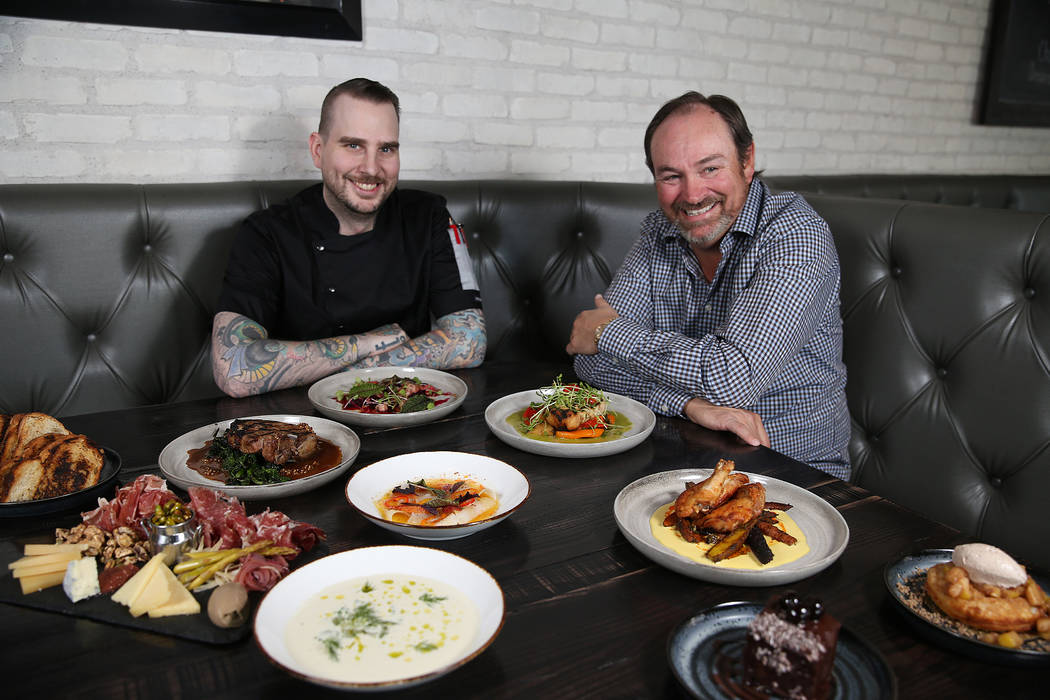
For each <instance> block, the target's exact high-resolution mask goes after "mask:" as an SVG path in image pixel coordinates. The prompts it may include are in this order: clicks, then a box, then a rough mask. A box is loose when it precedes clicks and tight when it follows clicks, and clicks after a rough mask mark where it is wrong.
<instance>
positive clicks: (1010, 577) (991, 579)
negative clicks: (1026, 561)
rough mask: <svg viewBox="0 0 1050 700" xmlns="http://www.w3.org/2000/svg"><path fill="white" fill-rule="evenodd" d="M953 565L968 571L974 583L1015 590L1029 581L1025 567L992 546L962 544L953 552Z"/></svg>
mask: <svg viewBox="0 0 1050 700" xmlns="http://www.w3.org/2000/svg"><path fill="white" fill-rule="evenodd" d="M952 563H953V564H955V565H956V566H959V567H962V568H963V569H966V573H967V574H968V575H969V576H970V580H971V581H973V582H974V583H984V584H987V585H989V586H999V587H1000V588H1013V587H1014V586H1020V585H1021V584H1023V583H1024V582H1025V581H1027V580H1028V574H1027V573H1026V572H1025V570H1024V567H1023V566H1021V565H1020V564H1018V563H1017V562H1016V561H1014V559H1013V557H1011V556H1010V555H1009V554H1007V553H1006V552H1004V551H1003V550H1001V549H999V548H998V547H993V546H992V545H990V544H980V543H973V544H961V545H959V546H958V547H956V548H955V551H953V552H952Z"/></svg>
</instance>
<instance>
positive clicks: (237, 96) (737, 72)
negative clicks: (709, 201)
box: [0, 0, 1050, 182]
mask: <svg viewBox="0 0 1050 700" xmlns="http://www.w3.org/2000/svg"><path fill="white" fill-rule="evenodd" d="M990 2H991V0H924V1H923V2H918V3H917V2H915V1H914V0H791V1H790V2H784V1H783V0H746V2H745V1H744V0H690V1H689V2H683V1H681V0H365V2H364V34H365V36H364V40H363V41H362V42H340V41H326V40H308V39H299V38H291V37H269V36H250V35H239V34H220V33H211V32H183V31H177V30H167V29H146V28H132V27H115V26H109V25H99V24H77V23H70V22H51V21H38V20H29V19H23V18H15V17H0V141H2V143H3V149H0V182H34V181H40V182H52V181H54V182H59V181H70V182H74V181H75V182H84V181H96V182H107V181H108V182H125V181H131V182H191V181H202V180H235V179H245V178H310V177H315V176H316V170H315V169H314V167H313V164H312V162H311V160H310V158H309V154H308V153H307V150H306V143H307V137H308V135H309V133H310V131H312V130H313V129H315V128H316V124H317V117H318V114H317V112H318V108H319V106H320V102H321V99H322V98H323V97H324V94H325V93H326V92H327V90H328V89H329V88H330V87H331V86H332V85H333V84H335V83H337V82H340V81H342V80H345V79H346V78H349V77H353V76H356V75H364V76H368V77H372V78H375V79H377V80H380V81H381V82H383V83H385V84H387V85H389V86H390V87H391V88H393V89H394V90H395V91H396V92H397V93H398V94H399V96H400V97H401V101H402V110H403V118H402V131H401V141H402V153H401V156H402V175H403V177H405V178H438V179H441V178H462V177H507V176H515V177H526V178H536V179H543V178H553V179H582V180H605V181H621V182H644V181H648V180H649V174H648V172H647V171H646V169H645V166H644V161H643V155H642V149H641V141H642V135H643V133H644V130H645V126H646V124H647V123H648V121H649V119H650V117H651V116H652V114H653V112H654V111H655V110H656V109H657V108H658V107H659V105H660V104H661V103H662V102H663V101H664V100H666V99H669V98H671V97H674V96H676V95H678V94H680V93H681V92H683V91H685V90H689V89H696V90H700V91H701V92H705V93H722V94H727V95H730V96H731V97H733V98H735V99H736V100H737V101H738V102H740V103H741V106H742V107H743V109H744V112H745V114H746V115H747V116H748V119H749V122H750V124H751V127H752V130H753V131H754V133H755V138H756V143H757V154H758V165H759V167H760V168H764V169H765V170H766V171H767V172H769V173H771V174H805V173H856V172H901V171H904V172H949V173H956V172H958V173H998V172H1013V173H1026V172H1027V173H1048V172H1050V138H1048V136H1050V134H1048V133H1047V131H1046V129H1036V128H1020V127H1014V128H1011V127H998V126H997V127H989V126H983V125H979V124H974V123H973V122H972V119H973V117H972V115H973V114H974V112H975V111H976V110H975V106H976V104H977V101H978V99H979V94H978V90H979V85H980V83H981V80H982V75H981V71H982V68H983V61H984V51H985V47H984V41H985V35H986V33H987V31H988V27H987V22H988V18H989V15H990V13H989V10H990Z"/></svg>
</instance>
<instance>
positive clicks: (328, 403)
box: [307, 367, 467, 428]
mask: <svg viewBox="0 0 1050 700" xmlns="http://www.w3.org/2000/svg"><path fill="white" fill-rule="evenodd" d="M394 377H398V378H399V379H402V380H416V381H418V382H422V383H423V384H424V385H425V386H426V387H427V388H426V390H425V394H426V395H427V396H428V398H429V399H430V402H431V403H433V404H434V406H433V407H432V408H425V409H423V410H413V411H410V412H407V413H398V412H384V413H374V412H372V411H373V410H376V408H374V407H373V406H374V405H375V404H376V403H378V399H376V400H374V401H373V402H370V403H369V406H368V407H366V408H361V409H358V408H344V407H343V402H342V401H340V400H338V399H337V398H336V396H337V394H338V392H340V391H349V390H351V389H352V388H353V387H354V385H355V384H357V383H358V382H377V383H379V384H381V385H393V386H396V385H397V383H395V382H394V381H393V378H394ZM402 384H404V382H402ZM386 388H387V389H389V388H390V387H389V386H387V387H386ZM307 397H308V398H309V399H310V403H312V404H313V405H314V408H316V409H317V411H318V412H319V413H322V414H324V415H325V416H326V417H328V418H331V419H332V420H336V421H339V422H340V423H346V424H347V425H358V426H361V427H365V428H407V427H410V426H413V425H422V424H424V423H430V422H431V421H435V420H437V419H439V418H443V417H444V416H447V415H448V414H450V413H452V412H453V411H455V410H456V409H457V408H459V406H460V404H462V403H463V400H464V399H465V398H467V385H466V383H465V382H464V381H463V380H462V379H460V378H459V377H457V376H456V375H454V374H449V373H448V372H442V371H440V370H436V369H430V368H427V367H374V368H371V369H348V370H346V371H343V372H339V373H338V374H333V375H331V376H328V377H325V378H324V379H321V380H318V381H316V382H314V383H313V384H312V385H311V386H310V389H309V391H307ZM404 398H406V397H394V396H391V397H390V400H389V401H383V403H384V405H385V406H386V407H390V406H397V405H398V404H399V403H400V402H401V401H403V400H404Z"/></svg>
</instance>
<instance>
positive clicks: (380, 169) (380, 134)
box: [310, 95, 401, 230]
mask: <svg viewBox="0 0 1050 700" xmlns="http://www.w3.org/2000/svg"><path fill="white" fill-rule="evenodd" d="M398 131H399V124H398V117H397V113H396V112H395V111H394V106H393V105H392V104H389V103H385V102H384V103H378V104H377V103H374V102H369V101H368V100H362V99H357V98H354V97H350V96H348V95H343V96H341V97H339V98H338V99H337V100H336V102H335V104H334V105H333V106H332V112H331V119H330V123H329V127H328V133H327V134H318V133H314V134H311V135H310V155H311V156H312V157H313V161H314V165H316V166H317V167H318V168H319V169H320V170H321V178H322V180H323V181H324V197H325V202H326V203H327V204H328V207H329V208H330V209H332V211H333V212H335V213H336V216H340V214H346V215H349V216H350V217H351V218H354V219H362V218H363V219H366V220H368V221H369V222H370V223H371V222H374V220H375V215H376V212H377V211H379V207H380V206H382V204H383V202H385V201H386V199H387V197H389V196H390V194H391V193H392V192H393V191H394V188H395V187H396V186H397V179H398V175H399V173H400V172H401V157H400V153H399V144H398ZM339 209H342V211H339ZM369 228H370V226H369ZM363 230H364V229H363Z"/></svg>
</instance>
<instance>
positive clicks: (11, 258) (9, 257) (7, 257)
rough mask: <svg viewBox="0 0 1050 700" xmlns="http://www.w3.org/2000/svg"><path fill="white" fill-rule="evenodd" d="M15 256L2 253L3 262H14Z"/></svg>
mask: <svg viewBox="0 0 1050 700" xmlns="http://www.w3.org/2000/svg"><path fill="white" fill-rule="evenodd" d="M14 259H15V256H14V255H12V254H11V253H4V262H14Z"/></svg>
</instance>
